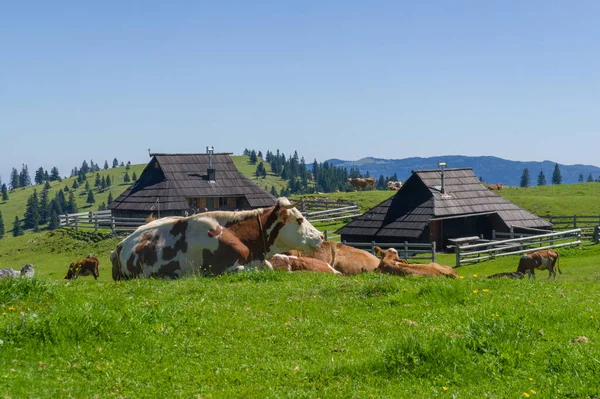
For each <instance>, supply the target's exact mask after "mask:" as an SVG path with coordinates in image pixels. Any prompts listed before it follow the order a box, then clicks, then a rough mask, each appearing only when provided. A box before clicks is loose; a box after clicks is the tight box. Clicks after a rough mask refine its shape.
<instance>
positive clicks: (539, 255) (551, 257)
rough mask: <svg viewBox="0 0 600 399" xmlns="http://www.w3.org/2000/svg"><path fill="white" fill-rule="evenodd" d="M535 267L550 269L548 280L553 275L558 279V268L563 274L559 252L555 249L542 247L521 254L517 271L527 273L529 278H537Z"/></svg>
mask: <svg viewBox="0 0 600 399" xmlns="http://www.w3.org/2000/svg"><path fill="white" fill-rule="evenodd" d="M557 261H558V263H557ZM555 266H556V268H555ZM534 269H539V270H548V280H550V277H552V276H554V280H556V269H558V272H559V273H560V274H562V271H561V270H560V261H559V259H558V252H556V251H555V250H553V249H540V250H538V251H534V252H530V253H528V254H525V255H523V256H521V259H519V267H518V269H517V272H521V273H524V274H527V275H528V276H529V278H531V277H533V278H535V272H534Z"/></svg>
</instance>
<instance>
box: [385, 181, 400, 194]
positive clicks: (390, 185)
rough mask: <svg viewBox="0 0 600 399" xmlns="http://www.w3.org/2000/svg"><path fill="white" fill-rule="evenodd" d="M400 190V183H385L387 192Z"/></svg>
mask: <svg viewBox="0 0 600 399" xmlns="http://www.w3.org/2000/svg"><path fill="white" fill-rule="evenodd" d="M401 188H402V182H401V181H392V180H390V181H388V182H387V189H388V190H396V191H398V190H400V189H401Z"/></svg>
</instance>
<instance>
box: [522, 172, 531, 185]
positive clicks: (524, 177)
mask: <svg viewBox="0 0 600 399" xmlns="http://www.w3.org/2000/svg"><path fill="white" fill-rule="evenodd" d="M529 180H530V179H529V169H528V168H525V169H523V174H522V175H521V187H529Z"/></svg>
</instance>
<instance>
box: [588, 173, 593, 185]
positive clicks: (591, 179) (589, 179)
mask: <svg viewBox="0 0 600 399" xmlns="http://www.w3.org/2000/svg"><path fill="white" fill-rule="evenodd" d="M593 181H594V178H593V177H592V174H591V173H590V174H589V175H588V178H587V182H588V183H592V182H593Z"/></svg>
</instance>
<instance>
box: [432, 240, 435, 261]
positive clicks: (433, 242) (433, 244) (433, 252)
mask: <svg viewBox="0 0 600 399" xmlns="http://www.w3.org/2000/svg"><path fill="white" fill-rule="evenodd" d="M435 252H436V251H435V241H431V261H432V262H433V263H435Z"/></svg>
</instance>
